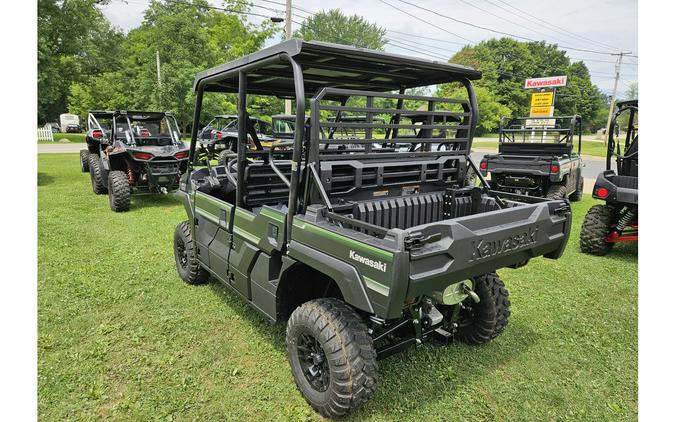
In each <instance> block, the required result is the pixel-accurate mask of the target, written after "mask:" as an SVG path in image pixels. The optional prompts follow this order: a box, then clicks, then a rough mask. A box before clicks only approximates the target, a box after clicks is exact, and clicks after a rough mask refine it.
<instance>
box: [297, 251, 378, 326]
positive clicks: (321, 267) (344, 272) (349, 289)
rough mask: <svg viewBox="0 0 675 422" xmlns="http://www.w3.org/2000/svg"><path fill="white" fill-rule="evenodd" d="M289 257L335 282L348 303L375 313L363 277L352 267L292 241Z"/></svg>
mask: <svg viewBox="0 0 675 422" xmlns="http://www.w3.org/2000/svg"><path fill="white" fill-rule="evenodd" d="M288 255H289V256H290V257H291V258H293V259H295V260H297V261H300V262H302V263H303V264H305V265H307V266H309V267H312V268H314V269H315V270H317V271H319V272H321V273H323V274H326V275H327V276H329V277H330V278H332V279H333V280H335V282H336V283H337V285H338V287H339V288H340V291H341V292H342V295H343V296H344V299H345V301H346V302H347V303H349V304H350V305H352V306H354V307H356V308H358V309H361V310H363V311H366V312H369V313H371V314H373V313H375V311H374V310H373V306H372V304H371V303H370V299H369V298H368V294H367V293H366V289H365V287H364V286H363V282H362V281H361V276H360V275H359V272H358V271H356V268H354V267H353V266H352V265H349V264H347V263H346V262H344V261H341V260H339V259H337V258H334V257H332V256H330V255H327V254H325V253H323V252H321V251H318V250H316V249H312V248H310V247H309V246H306V245H304V244H302V243H299V242H297V241H295V240H291V242H290V244H289V246H288Z"/></svg>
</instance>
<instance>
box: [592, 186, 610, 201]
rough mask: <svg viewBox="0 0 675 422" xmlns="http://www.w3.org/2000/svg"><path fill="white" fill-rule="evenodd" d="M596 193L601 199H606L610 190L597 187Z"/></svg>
mask: <svg viewBox="0 0 675 422" xmlns="http://www.w3.org/2000/svg"><path fill="white" fill-rule="evenodd" d="M595 195H596V196H597V197H598V198H600V199H605V198H607V197H608V196H609V191H608V190H607V189H606V188H597V189H596V190H595Z"/></svg>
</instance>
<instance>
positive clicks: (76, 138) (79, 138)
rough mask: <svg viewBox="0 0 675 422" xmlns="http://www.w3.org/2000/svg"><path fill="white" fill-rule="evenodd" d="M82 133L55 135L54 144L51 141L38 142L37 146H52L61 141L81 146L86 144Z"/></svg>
mask: <svg viewBox="0 0 675 422" xmlns="http://www.w3.org/2000/svg"><path fill="white" fill-rule="evenodd" d="M85 136H86V135H85V134H84V133H55V134H54V142H52V141H38V144H53V143H57V142H59V141H61V140H63V139H67V140H69V141H70V142H74V143H78V144H83V143H85V142H86V140H85Z"/></svg>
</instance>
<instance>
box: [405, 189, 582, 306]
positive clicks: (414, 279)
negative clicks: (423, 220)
mask: <svg viewBox="0 0 675 422" xmlns="http://www.w3.org/2000/svg"><path fill="white" fill-rule="evenodd" d="M571 222H572V216H571V210H570V207H569V203H568V202H567V201H565V200H557V201H544V202H539V203H534V204H519V205H518V206H515V207H512V208H505V209H501V210H497V211H490V212H485V213H481V214H474V215H470V216H466V217H459V218H454V219H450V220H444V221H440V222H437V223H430V224H425V225H422V226H417V227H414V228H411V229H409V230H407V233H406V234H407V235H408V237H409V238H410V239H419V240H418V242H417V243H415V242H412V243H411V244H410V245H409V246H408V248H409V256H410V274H409V276H410V284H409V287H408V297H415V296H418V295H421V294H428V293H430V292H432V291H435V290H442V289H443V288H445V287H447V285H448V284H450V283H453V282H457V281H461V280H466V279H468V278H470V277H473V276H478V275H480V274H484V273H487V272H490V271H495V270H497V269H498V268H502V267H506V266H509V265H515V264H518V263H521V262H523V261H525V260H527V259H530V258H534V257H537V256H541V255H543V256H545V257H548V258H553V259H556V258H558V257H560V255H561V254H562V252H563V251H564V249H565V245H566V244H567V239H568V238H569V232H570V226H571Z"/></svg>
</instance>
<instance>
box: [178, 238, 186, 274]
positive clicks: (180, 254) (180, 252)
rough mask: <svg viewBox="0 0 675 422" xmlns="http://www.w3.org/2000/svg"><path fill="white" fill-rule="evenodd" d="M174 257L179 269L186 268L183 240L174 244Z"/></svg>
mask: <svg viewBox="0 0 675 422" xmlns="http://www.w3.org/2000/svg"><path fill="white" fill-rule="evenodd" d="M176 257H177V258H178V264H179V265H180V266H181V268H186V267H187V263H188V254H187V248H186V247H185V242H183V239H178V242H176Z"/></svg>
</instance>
